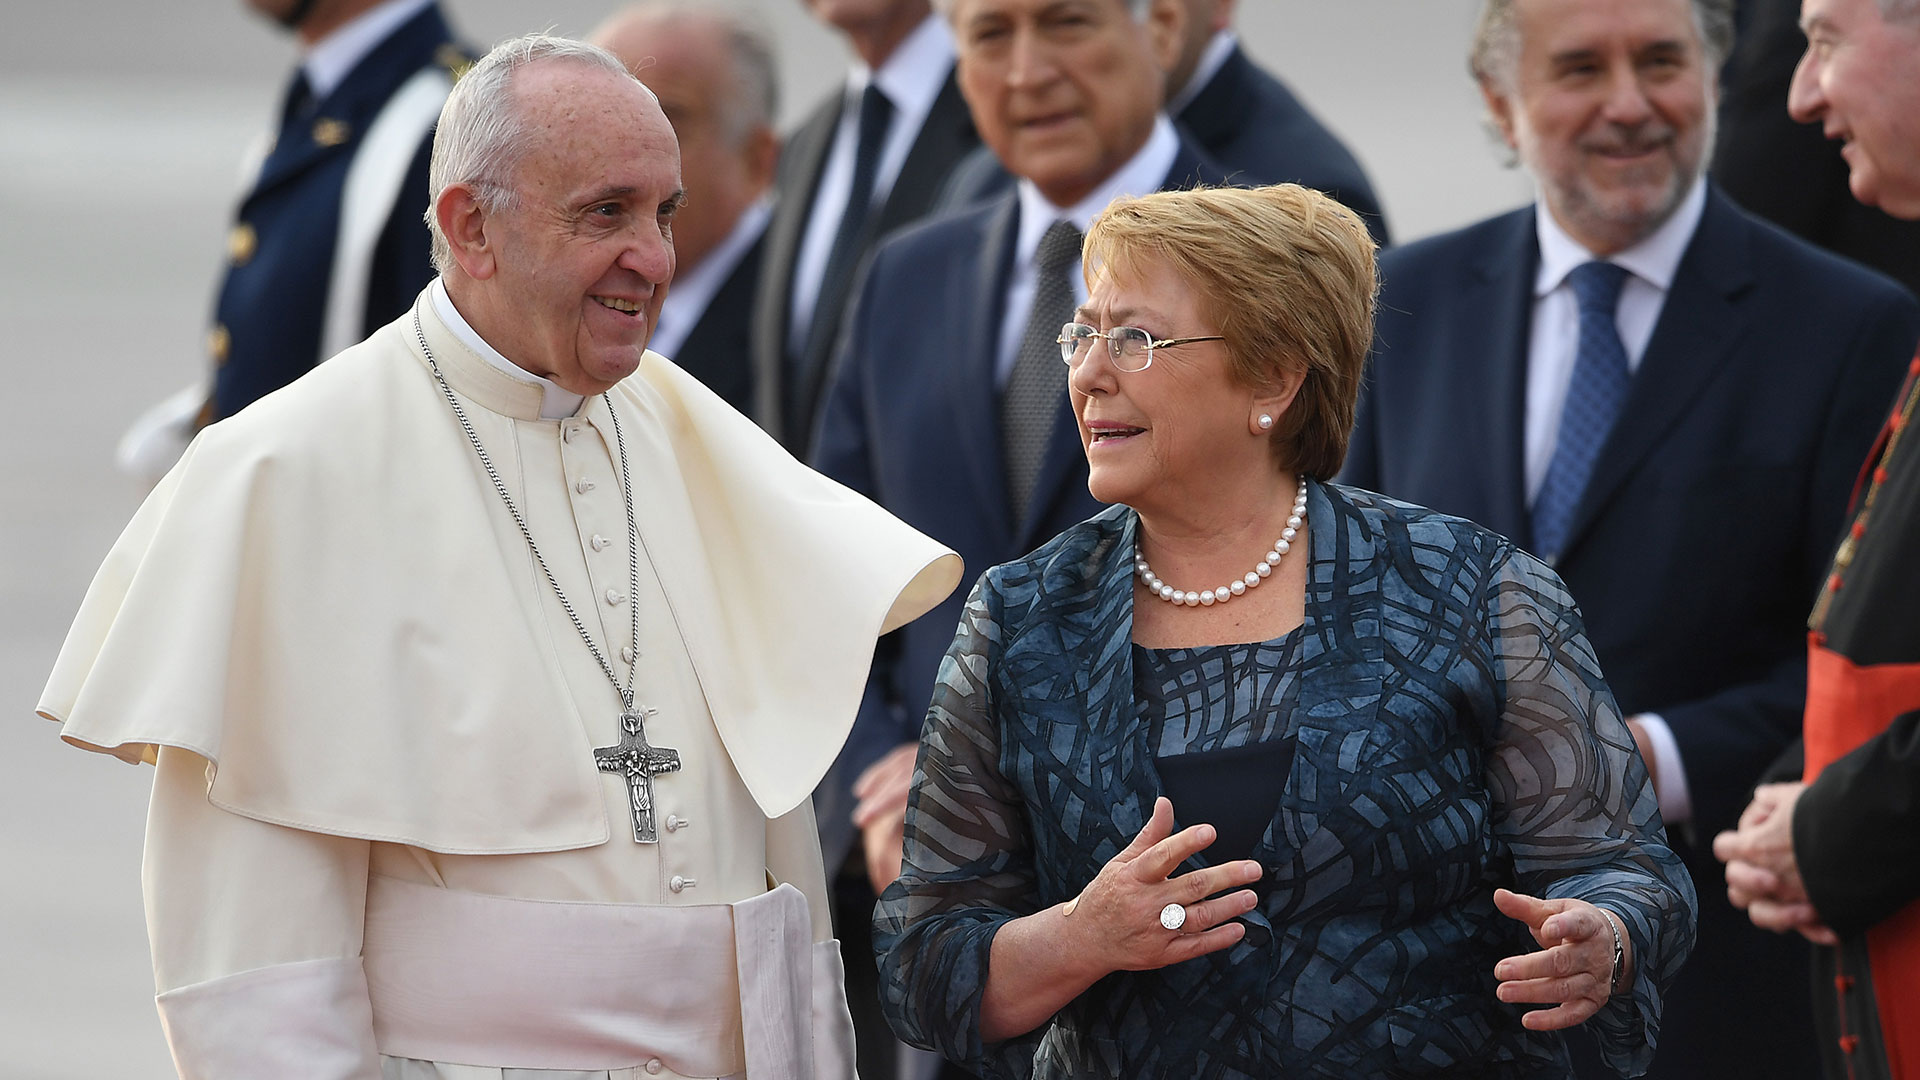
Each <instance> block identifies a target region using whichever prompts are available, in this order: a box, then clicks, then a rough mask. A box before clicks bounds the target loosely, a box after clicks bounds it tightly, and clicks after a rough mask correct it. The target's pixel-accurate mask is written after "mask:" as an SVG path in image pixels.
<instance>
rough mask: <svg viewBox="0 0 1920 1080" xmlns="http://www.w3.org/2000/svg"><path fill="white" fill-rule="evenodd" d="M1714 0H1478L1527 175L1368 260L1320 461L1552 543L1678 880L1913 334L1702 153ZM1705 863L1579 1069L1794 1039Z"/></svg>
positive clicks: (1785, 976) (1731, 770)
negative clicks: (1693, 940) (1645, 988)
mask: <svg viewBox="0 0 1920 1080" xmlns="http://www.w3.org/2000/svg"><path fill="white" fill-rule="evenodd" d="M1730 20H1731V15H1730V5H1729V4H1728V3H1727V0H1489V2H1488V3H1486V4H1485V6H1484V9H1483V14H1482V18H1481V21H1480V29H1479V33H1478V35H1477V37H1476V41H1475V47H1474V51H1473V57H1472V67H1473V70H1474V72H1475V74H1476V76H1477V78H1478V81H1479V84H1480V89H1481V92H1482V94H1483V95H1484V97H1485V100H1486V102H1487V106H1488V110H1489V112H1490V114H1491V116H1492V118H1493V120H1494V122H1495V124H1496V126H1497V128H1498V130H1499V131H1500V133H1501V134H1502V135H1503V136H1504V138H1505V140H1506V142H1507V144H1508V145H1509V147H1510V148H1511V149H1512V150H1513V151H1514V153H1515V155H1516V156H1517V157H1518V159H1519V163H1520V164H1521V165H1522V166H1523V167H1525V168H1526V169H1527V170H1528V172H1530V173H1531V174H1532V175H1533V178H1534V179H1535V181H1536V182H1537V184H1538V186H1539V190H1540V195H1539V200H1538V202H1537V203H1536V204H1535V205H1534V206H1530V207H1527V208H1524V209H1522V210H1519V211H1515V212H1513V213H1508V214H1504V215H1501V216H1499V217H1495V218H1492V219H1489V220H1487V221H1484V222H1480V223H1478V224H1475V225H1471V226H1469V227H1467V228H1465V229H1462V230H1459V231H1457V232H1454V233H1450V234H1447V235H1445V236H1440V237H1434V238H1432V239H1429V240H1424V241H1421V242H1419V243H1415V244H1410V245H1407V246H1405V247H1402V248H1399V249H1396V250H1394V251H1391V252H1388V253H1387V254H1386V255H1385V256H1384V257H1383V258H1382V259H1381V262H1380V278H1381V297H1380V306H1379V311H1380V318H1379V323H1378V330H1377V336H1376V339H1375V349H1374V355H1373V361H1372V368H1371V372H1370V374H1371V379H1370V381H1369V384H1368V387H1367V390H1366V392H1365V395H1364V397H1363V399H1362V402H1361V406H1360V410H1359V415H1358V418H1357V423H1356V425H1355V431H1354V438H1353V443H1352V446H1351V449H1350V450H1349V453H1348V457H1347V466H1346V471H1345V473H1344V476H1345V477H1346V479H1348V480H1349V481H1350V482H1352V483H1354V484H1356V485H1358V486H1360V487H1366V488H1372V489H1374V490H1377V491H1383V492H1385V493H1387V494H1389V495H1392V496H1395V497H1397V498H1404V499H1407V500H1409V501H1411V502H1416V503H1421V504H1423V505H1426V506H1431V507H1434V508H1435V509H1438V510H1442V511H1445V512H1447V513H1453V514H1458V515H1460V516H1462V517H1467V518H1471V519H1472V520H1475V521H1478V522H1480V523H1481V524H1483V525H1486V526H1488V527H1490V528H1492V529H1494V530H1496V531H1498V532H1500V533H1503V534H1505V535H1507V536H1511V537H1513V538H1514V539H1515V540H1517V541H1518V542H1520V543H1521V544H1523V545H1524V546H1526V547H1527V548H1528V550H1530V551H1532V552H1534V553H1535V554H1537V555H1540V556H1542V557H1543V558H1547V559H1549V560H1552V561H1553V563H1554V566H1555V569H1556V570H1557V571H1558V572H1559V574H1560V575H1561V577H1562V578H1564V579H1565V580H1566V583H1567V586H1568V587H1569V588H1570V589H1571V590H1572V592H1573V595H1574V599H1575V600H1577V601H1578V602H1579V604H1580V608H1581V612H1582V614H1583V616H1584V618H1585V619H1586V625H1587V629H1588V632H1589V635H1590V636H1591V638H1592V641H1593V646H1594V651H1595V652H1596V653H1598V655H1599V658H1600V664H1601V667H1602V669H1603V670H1604V671H1605V672H1606V676H1607V684H1608V686H1609V687H1610V688H1611V689H1612V690H1613V693H1614V695H1615V697H1616V698H1617V700H1618V702H1619V705H1620V708H1621V709H1622V711H1623V712H1625V713H1627V714H1628V715H1629V717H1630V719H1629V721H1628V725H1629V727H1630V729H1631V730H1632V731H1633V734H1634V738H1635V741H1636V742H1637V743H1638V744H1639V749H1640V755H1639V756H1640V758H1641V759H1643V760H1644V762H1645V764H1646V766H1647V768H1648V771H1649V772H1650V773H1651V774H1652V780H1653V785H1654V791H1655V793H1656V795H1657V796H1658V798H1659V800H1660V812H1661V814H1662V816H1663V817H1664V818H1665V819H1666V824H1667V828H1668V829H1669V831H1670V838H1671V840H1672V844H1673V848H1674V850H1675V851H1676V852H1677V853H1679V854H1680V856H1681V857H1682V858H1683V859H1684V860H1686V862H1687V864H1688V867H1689V869H1690V870H1691V872H1692V873H1693V875H1694V878H1695V880H1696V881H1711V880H1713V878H1714V876H1715V875H1717V874H1718V872H1719V866H1718V864H1717V863H1716V862H1714V860H1713V857H1712V853H1711V852H1710V851H1708V850H1707V846H1706V841H1707V840H1708V839H1709V838H1711V837H1712V836H1713V834H1714V833H1715V832H1716V831H1718V830H1720V829H1723V828H1725V827H1727V826H1729V825H1731V824H1733V822H1734V821H1735V819H1736V818H1737V817H1738V815H1739V812H1740V808H1741V807H1742V806H1744V805H1745V804H1746V801H1747V797H1748V795H1749V793H1750V792H1751V791H1752V788H1753V784H1754V782H1755V781H1756V780H1758V779H1759V777H1760V775H1761V774H1762V773H1763V772H1764V771H1765V770H1766V769H1767V767H1768V766H1769V765H1770V764H1771V763H1772V761H1773V759H1774V758H1775V757H1776V756H1777V755H1778V754H1779V753H1780V752H1781V750H1782V749H1784V748H1785V747H1786V746H1787V745H1788V744H1790V743H1791V742H1792V741H1793V739H1794V735H1795V733H1796V731H1797V730H1798V728H1799V721H1800V713H1801V709H1802V706H1803V703H1804V698H1805V686H1806V684H1805V661H1804V653H1803V650H1804V647H1805V646H1804V644H1803V642H1804V635H1805V626H1804V614H1805V611H1806V607H1807V605H1808V604H1810V603H1811V602H1812V599H1813V596H1814V594H1815V592H1816V591H1817V590H1818V588H1819V583H1820V580H1821V575H1822V572H1823V570H1824V568H1825V565H1826V560H1827V558H1828V556H1829V555H1830V554H1831V548H1832V544H1833V537H1834V535H1835V533H1836V532H1837V531H1838V529H1839V525H1840V520H1841V516H1842V514H1843V513H1844V510H1845V506H1846V499H1847V492H1848V490H1849V489H1850V488H1851V486H1852V484H1853V479H1854V473H1855V470H1856V469H1857V467H1858V465H1859V459H1860V456H1861V455H1862V454H1864V453H1865V452H1866V449H1867V444H1868V442H1869V441H1870V440H1871V439H1872V432H1873V428H1874V426H1875V423H1876V421H1877V419H1878V417H1879V415H1880V413H1881V410H1882V408H1883V407H1884V402H1885V400H1886V397H1887V395H1888V394H1890V393H1892V392H1893V389H1894V387H1895V386H1896V385H1898V383H1899V379H1900V374H1901V372H1902V371H1903V370H1904V369H1905V366H1906V362H1907V358H1908V357H1910V356H1911V355H1912V353H1913V345H1914V341H1915V338H1916V337H1917V336H1920V306H1916V305H1915V303H1914V301H1913V298H1912V297H1911V296H1910V295H1908V294H1907V293H1906V292H1905V290H1903V289H1901V288H1899V286H1898V285H1896V284H1894V283H1893V282H1891V281H1889V280H1887V279H1885V278H1883V277H1881V276H1880V275H1878V274H1874V273H1872V272H1870V271H1867V270H1866V269H1864V268H1862V267H1859V266H1857V265H1854V264H1852V263H1848V262H1845V261H1844V260H1841V259H1839V258H1837V257H1834V256H1832V255H1830V254H1828V253H1825V252H1822V251H1819V250H1818V249H1815V248H1814V247H1812V246H1811V245H1809V244H1806V243H1804V242H1802V241H1800V240H1797V239H1795V238H1793V237H1790V236H1788V235H1786V234H1784V233H1782V232H1780V231H1779V230H1777V229H1775V228H1773V227H1772V226H1770V225H1767V224H1765V223H1763V222H1761V221H1759V220H1758V219H1756V218H1754V217H1752V216H1750V215H1748V214H1747V213H1746V212H1744V211H1742V210H1741V209H1740V208H1738V207H1737V206H1735V205H1734V204H1733V203H1732V202H1731V201H1729V200H1728V199H1727V198H1726V197H1725V196H1723V195H1721V194H1720V193H1719V192H1718V191H1717V190H1716V189H1715V188H1714V187H1713V186H1712V184H1711V183H1709V182H1707V181H1706V180H1705V179H1704V178H1703V173H1704V170H1705V168H1706V162H1707V153H1708V148H1709V147H1710V146H1711V145H1712V142H1713V137H1712V118H1713V109H1714V101H1715V91H1714V86H1715V81H1714V80H1715V72H1717V71H1718V69H1719V66H1720V61H1721V58H1722V57H1723V56H1724V55H1725V53H1726V48H1727V42H1728V38H1729V36H1730V35H1729V24H1730ZM1837 327H1845V328H1846V331H1845V332H1836V329H1835V328H1837ZM1463 420H1464V421H1465V422H1464V423H1463ZM1700 892H1701V896H1700V912H1699V933H1698V939H1697V944H1696V946H1695V948H1694V951H1693V955H1692V956H1691V957H1690V958H1689V959H1688V961H1687V965H1686V967H1685V968H1683V969H1682V970H1681V972H1680V974H1679V977H1678V978H1677V979H1676V980H1675V981H1674V983H1673V984H1672V986H1671V987H1670V988H1669V990H1668V992H1667V994H1666V995H1665V998H1664V1006H1663V1008H1664V1012H1663V1014H1662V1015H1661V1017H1660V1019H1659V1024H1658V1028H1657V1030H1654V1029H1651V1028H1650V1029H1649V1030H1647V1031H1646V1032H1645V1039H1644V1041H1645V1043H1646V1044H1647V1045H1648V1048H1647V1050H1646V1051H1645V1052H1644V1053H1643V1054H1642V1055H1641V1057H1642V1058H1643V1059H1644V1058H1650V1059H1651V1060H1650V1062H1649V1061H1647V1060H1639V1061H1635V1062H1623V1061H1615V1062H1609V1063H1606V1064H1604V1065H1603V1064H1602V1063H1601V1062H1599V1061H1597V1060H1594V1059H1593V1058H1592V1057H1591V1056H1587V1057H1585V1058H1584V1059H1583V1052H1584V1053H1586V1054H1589V1055H1590V1054H1591V1049H1590V1048H1591V1046H1592V1040H1590V1039H1585V1038H1576V1039H1571V1040H1569V1042H1570V1044H1571V1045H1572V1046H1573V1052H1574V1056H1575V1064H1576V1068H1577V1070H1578V1072H1579V1073H1580V1075H1582V1076H1588V1077H1597V1076H1602V1075H1608V1076H1610V1075H1613V1073H1614V1071H1615V1070H1618V1069H1621V1068H1623V1067H1625V1066H1629V1065H1638V1066H1643V1067H1647V1068H1649V1070H1650V1071H1649V1073H1648V1075H1651V1076H1655V1077H1676V1078H1678V1077H1687V1078H1692V1077H1699V1076H1774V1075H1780V1076H1787V1075H1791V1076H1802V1075H1806V1074H1808V1073H1810V1072H1812V1071H1813V1070H1814V1069H1815V1068H1816V1067H1817V1065H1816V1057H1817V1055H1816V1051H1815V1046H1814V1038H1813V1031H1812V1026H1811V1024H1810V1023H1809V1022H1808V1021H1807V1018H1806V1009H1805V1007H1804V1003H1803V1002H1802V1000H1801V998H1800V993H1799V991H1798V989H1797V988H1798V987H1799V986H1800V985H1801V983H1802V982H1803V981H1804V979H1805V977H1806V976H1805V971H1806V955H1805V950H1804V949H1801V948H1799V947H1797V943H1792V942H1783V941H1780V940H1777V939H1773V938H1770V937H1768V936H1767V935H1765V934H1762V933H1759V932H1757V931H1755V930H1754V929H1753V928H1752V926H1751V925H1750V924H1749V923H1748V922H1747V920H1746V918H1745V916H1743V915H1741V913H1739V912H1737V911H1735V910H1733V908H1732V907H1731V906H1730V905H1728V904H1726V903H1723V902H1722V898H1721V897H1720V896H1719V895H1718V893H1717V892H1716V890H1713V889H1710V888H1709V889H1702V890H1700ZM1609 1022H1610V1020H1609V1016H1608V1013H1607V1012H1606V1011H1604V1010H1603V1011H1602V1013H1601V1014H1600V1015H1599V1016H1598V1017H1597V1018H1596V1019H1595V1021H1594V1023H1595V1024H1596V1025H1597V1026H1599V1027H1601V1028H1604V1027H1605V1026H1606V1024H1608V1023H1609Z"/></svg>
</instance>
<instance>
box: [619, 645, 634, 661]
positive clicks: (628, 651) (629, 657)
mask: <svg viewBox="0 0 1920 1080" xmlns="http://www.w3.org/2000/svg"><path fill="white" fill-rule="evenodd" d="M620 659H621V660H623V661H625V662H627V663H629V664H631V663H633V646H631V645H622V646H620Z"/></svg>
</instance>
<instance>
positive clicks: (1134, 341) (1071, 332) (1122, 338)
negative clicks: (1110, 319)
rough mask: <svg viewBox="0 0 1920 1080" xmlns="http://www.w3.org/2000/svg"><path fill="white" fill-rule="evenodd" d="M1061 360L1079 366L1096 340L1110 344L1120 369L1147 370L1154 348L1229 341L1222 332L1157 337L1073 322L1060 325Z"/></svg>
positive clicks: (1109, 350) (1134, 328) (1123, 328)
mask: <svg viewBox="0 0 1920 1080" xmlns="http://www.w3.org/2000/svg"><path fill="white" fill-rule="evenodd" d="M1058 340H1059V342H1060V359H1062V360H1065V361H1066V362H1067V366H1068V367H1074V368H1077V367H1079V366H1080V361H1082V360H1085V359H1086V358H1087V354H1088V353H1090V352H1092V351H1093V343H1094V342H1095V341H1096V340H1104V341H1105V342H1106V343H1107V356H1108V357H1109V358H1110V359H1111V361H1112V363H1113V366H1114V367H1115V368H1116V369H1118V370H1120V371H1145V370H1147V368H1148V366H1150V365H1151V364H1152V363H1153V350H1155V349H1167V348H1172V347H1173V346H1175V345H1190V344H1192V343H1194V342H1196V341H1225V340H1227V339H1226V338H1224V337H1221V336H1219V335H1218V334H1214V335H1210V336H1207V337H1181V338H1166V339H1164V340H1159V339H1155V338H1154V336H1153V335H1152V334H1149V333H1147V332H1146V331H1145V330H1142V329H1140V328H1139V327H1137V326H1116V327H1114V328H1113V329H1111V330H1109V331H1107V332H1106V333H1104V334H1103V333H1101V332H1100V331H1098V330H1095V329H1094V328H1093V327H1091V326H1088V325H1087V324H1086V323H1077V322H1070V323H1068V324H1067V325H1065V326H1063V327H1061V328H1060V337H1059V339H1058Z"/></svg>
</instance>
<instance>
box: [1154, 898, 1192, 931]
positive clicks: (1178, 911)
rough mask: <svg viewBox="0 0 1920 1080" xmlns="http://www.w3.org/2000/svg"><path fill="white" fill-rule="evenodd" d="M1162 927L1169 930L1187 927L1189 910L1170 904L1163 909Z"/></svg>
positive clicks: (1161, 913)
mask: <svg viewBox="0 0 1920 1080" xmlns="http://www.w3.org/2000/svg"><path fill="white" fill-rule="evenodd" d="M1160 925H1161V926H1164V927H1166V928H1167V929H1169V930H1178V929H1180V928H1181V927H1183V926H1185V925H1187V909H1186V908H1183V907H1181V906H1180V905H1179V904H1168V905H1167V906H1166V907H1163V908H1161V909H1160Z"/></svg>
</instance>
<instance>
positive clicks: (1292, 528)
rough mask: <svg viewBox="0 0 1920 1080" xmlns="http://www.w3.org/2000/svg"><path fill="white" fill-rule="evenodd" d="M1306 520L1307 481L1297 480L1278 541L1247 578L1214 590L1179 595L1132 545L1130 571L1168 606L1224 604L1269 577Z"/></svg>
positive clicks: (1303, 478)
mask: <svg viewBox="0 0 1920 1080" xmlns="http://www.w3.org/2000/svg"><path fill="white" fill-rule="evenodd" d="M1306 518H1307V478H1306V477H1304V476H1302V477H1301V478H1300V489H1299V490H1298V491H1296V492H1295V493H1294V496H1293V513H1291V514H1288V515H1287V527H1286V528H1285V529H1282V530H1281V531H1280V539H1279V540H1277V541H1275V542H1274V545H1273V550H1272V551H1269V552H1267V557H1266V558H1264V559H1262V560H1260V562H1259V563H1257V564H1256V565H1255V566H1254V568H1253V569H1252V570H1249V571H1247V576H1246V577H1243V578H1241V579H1240V580H1238V581H1235V582H1233V583H1231V584H1228V585H1222V586H1220V587H1219V588H1217V589H1202V590H1200V591H1199V592H1181V591H1180V590H1179V589H1176V588H1174V587H1173V586H1171V585H1169V584H1167V583H1166V582H1164V581H1161V580H1160V578H1159V576H1158V575H1157V574H1155V573H1154V572H1153V569H1152V568H1151V567H1149V566H1148V565H1147V560H1146V557H1145V556H1143V555H1141V554H1139V549H1138V547H1137V546H1136V547H1135V549H1134V556H1133V572H1134V573H1136V574H1138V575H1140V580H1141V581H1142V582H1143V583H1144V584H1145V585H1146V586H1147V591H1148V592H1150V593H1152V594H1154V595H1155V596H1158V597H1159V598H1160V599H1162V600H1165V601H1166V602H1167V603H1169V604H1185V605H1186V606H1188V607H1212V606H1213V605H1215V604H1224V603H1226V602H1227V601H1229V600H1231V599H1233V598H1234V597H1236V596H1242V595H1245V593H1246V591H1247V590H1248V589H1252V588H1255V587H1257V586H1258V585H1259V584H1260V579H1262V578H1265V577H1269V576H1271V575H1272V574H1273V571H1274V568H1275V567H1277V566H1279V565H1280V556H1282V555H1285V554H1286V553H1287V552H1288V551H1290V550H1292V548H1293V538H1294V537H1295V536H1297V535H1299V529H1300V523H1301V522H1302V521H1305V520H1306Z"/></svg>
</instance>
